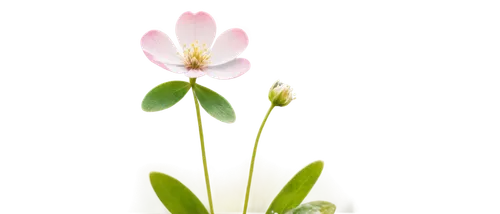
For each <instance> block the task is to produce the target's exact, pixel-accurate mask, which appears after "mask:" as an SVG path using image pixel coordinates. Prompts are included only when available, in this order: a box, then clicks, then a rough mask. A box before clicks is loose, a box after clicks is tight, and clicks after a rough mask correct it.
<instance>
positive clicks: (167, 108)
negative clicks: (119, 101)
mask: <svg viewBox="0 0 500 214" xmlns="http://www.w3.org/2000/svg"><path fill="white" fill-rule="evenodd" d="M181 82H182V83H185V86H183V87H182V88H178V90H176V91H174V92H173V93H178V95H177V96H178V97H179V98H178V99H175V100H174V102H171V104H168V105H164V107H161V108H159V109H154V110H144V109H143V108H141V106H143V105H142V104H143V102H144V100H145V99H148V97H149V96H148V95H150V94H151V92H154V91H155V89H156V90H157V89H160V88H161V87H163V86H165V84H169V83H181ZM189 90H190V86H189V82H188V81H187V79H172V78H169V79H168V80H161V81H160V82H158V83H156V84H154V85H153V86H152V87H151V88H150V89H149V90H148V91H147V92H145V93H144V94H143V95H142V97H141V99H140V101H139V103H138V104H137V106H138V108H139V110H140V111H141V112H142V113H144V114H146V115H153V114H155V113H159V112H169V111H171V110H173V109H174V108H175V106H177V105H178V104H179V103H180V102H182V101H183V100H184V99H185V98H187V96H188V92H189ZM180 94H182V96H181V95H180ZM160 105H161V104H160Z"/></svg>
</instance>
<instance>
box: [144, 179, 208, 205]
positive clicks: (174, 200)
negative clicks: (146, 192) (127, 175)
mask: <svg viewBox="0 0 500 214" xmlns="http://www.w3.org/2000/svg"><path fill="white" fill-rule="evenodd" d="M149 179H150V181H151V185H152V186H153V189H154V191H155V192H156V195H157V196H158V198H160V201H161V203H163V205H165V207H166V208H167V209H168V211H170V212H171V213H172V214H187V213H199V214H208V211H207V209H206V208H205V207H204V206H203V204H202V203H201V201H200V199H198V198H197V197H196V195H194V194H193V192H191V190H189V189H188V188H187V187H186V186H184V184H182V183H181V182H180V181H178V180H177V179H175V178H173V177H170V176H168V175H165V174H163V173H160V172H151V173H150V174H149Z"/></svg>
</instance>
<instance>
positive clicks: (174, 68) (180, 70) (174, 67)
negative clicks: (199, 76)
mask: <svg viewBox="0 0 500 214" xmlns="http://www.w3.org/2000/svg"><path fill="white" fill-rule="evenodd" d="M167 66H168V68H169V69H170V71H172V72H174V73H178V74H184V73H186V72H188V70H187V69H186V67H184V65H167Z"/></svg>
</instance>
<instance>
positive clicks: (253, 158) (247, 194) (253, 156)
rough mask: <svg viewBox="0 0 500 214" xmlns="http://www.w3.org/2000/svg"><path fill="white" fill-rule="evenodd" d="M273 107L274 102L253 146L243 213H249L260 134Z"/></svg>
mask: <svg viewBox="0 0 500 214" xmlns="http://www.w3.org/2000/svg"><path fill="white" fill-rule="evenodd" d="M273 108H274V104H272V105H271V107H270V108H269V110H268V111H267V114H266V117H264V121H262V125H260V129H259V133H258V134H257V139H256V140H255V145H254V147H253V154H252V161H251V162H250V173H249V175H248V184H247V193H246V195H245V205H244V207H243V214H246V213H247V207H248V196H249V195H250V186H251V185H252V175H253V165H254V163H255V156H256V154H257V145H258V144H259V138H260V134H261V133H262V129H264V125H265V124H266V121H267V118H268V117H269V114H271V111H272V110H273Z"/></svg>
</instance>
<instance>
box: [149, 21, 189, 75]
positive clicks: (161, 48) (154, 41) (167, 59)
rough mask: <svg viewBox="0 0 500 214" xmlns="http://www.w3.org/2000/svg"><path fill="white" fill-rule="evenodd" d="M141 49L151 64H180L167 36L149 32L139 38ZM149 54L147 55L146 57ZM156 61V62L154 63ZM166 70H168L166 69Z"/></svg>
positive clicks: (155, 31)
mask: <svg viewBox="0 0 500 214" xmlns="http://www.w3.org/2000/svg"><path fill="white" fill-rule="evenodd" d="M141 47H142V50H143V51H144V53H147V54H146V56H147V57H148V59H150V60H152V61H153V63H155V64H157V63H156V62H160V63H163V64H182V58H181V57H180V56H179V55H178V54H177V48H176V47H175V45H174V43H172V40H170V38H169V37H168V36H167V34H165V33H163V32H161V31H158V30H151V31H149V32H147V33H146V34H144V36H142V38H141ZM148 54H149V55H148ZM155 61H156V62H155ZM159 66H160V67H162V66H161V65H159ZM167 70H168V69H167Z"/></svg>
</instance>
